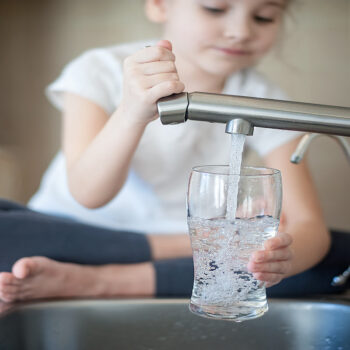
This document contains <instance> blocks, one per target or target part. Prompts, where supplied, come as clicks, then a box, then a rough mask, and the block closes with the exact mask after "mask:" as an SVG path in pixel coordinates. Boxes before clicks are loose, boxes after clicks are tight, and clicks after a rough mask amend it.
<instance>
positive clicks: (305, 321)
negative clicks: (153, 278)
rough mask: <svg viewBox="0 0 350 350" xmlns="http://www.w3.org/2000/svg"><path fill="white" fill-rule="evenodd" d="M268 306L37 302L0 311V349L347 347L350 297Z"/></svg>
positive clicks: (267, 349)
mask: <svg viewBox="0 0 350 350" xmlns="http://www.w3.org/2000/svg"><path fill="white" fill-rule="evenodd" d="M269 307H270V310H269V311H268V313H267V314H265V315H264V316H263V317H261V318H259V319H255V320H251V321H247V322H242V323H234V322H228V321H217V320H210V319H206V318H202V317H198V316H196V315H193V314H192V313H191V312H190V311H189V310H188V300H175V299H173V300H166V299H155V300H86V301H84V300H73V301H56V302H41V303H37V304H29V305H24V306H18V307H17V309H15V310H13V311H12V312H9V313H7V314H4V315H1V316H0V349H4V350H80V349H81V350H97V349H103V350H116V349H118V350H146V349H152V350H165V349H166V350H199V349H200V350H213V349H218V350H219V349H220V350H232V349H244V350H257V349H259V350H271V349H280V350H307V349H315V350H316V349H317V350H321V349H328V350H336V349H337V350H339V349H342V350H346V349H349V344H350V332H349V324H350V303H348V302H333V301H332V302H326V301H305V300H304V301H297V300H288V299H283V300H276V299H270V300H269Z"/></svg>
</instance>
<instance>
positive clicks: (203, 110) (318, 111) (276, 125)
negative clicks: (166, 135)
mask: <svg viewBox="0 0 350 350" xmlns="http://www.w3.org/2000/svg"><path fill="white" fill-rule="evenodd" d="M157 105H158V113H159V116H160V119H161V122H162V123H163V124H178V123H183V122H185V121H186V120H187V119H190V120H197V121H207V122H210V123H225V124H226V130H225V131H226V132H227V133H229V134H244V135H253V132H254V127H255V126H257V127H262V128H271V129H283V130H296V131H305V132H309V133H310V134H306V135H304V136H303V137H302V139H301V140H300V142H299V144H298V146H297V148H296V150H295V152H294V153H293V155H292V157H291V162H293V163H296V164H298V163H299V162H300V161H301V160H302V158H303V156H304V153H305V151H306V149H307V147H308V146H309V144H310V143H311V141H312V140H313V139H314V138H316V137H318V136H320V135H319V134H328V136H330V137H332V138H334V139H335V140H336V141H338V142H339V144H340V145H341V147H342V148H343V150H344V152H345V154H346V155H347V158H348V159H349V160H350V145H349V144H348V142H347V141H346V140H345V139H344V138H343V137H341V136H350V108H348V107H337V106H327V105H319V104H312V103H302V102H291V101H279V100H273V99H264V98H253V97H243V96H230V95H223V94H210V93H201V92H193V93H186V92H183V93H181V94H175V95H171V96H168V97H164V98H162V99H160V100H159V101H158V103H157ZM348 278H350V266H349V267H348V268H347V270H346V271H344V273H343V274H341V275H340V276H336V277H334V279H333V281H332V285H333V286H338V285H341V284H344V283H345V282H346V280H347V279H348Z"/></svg>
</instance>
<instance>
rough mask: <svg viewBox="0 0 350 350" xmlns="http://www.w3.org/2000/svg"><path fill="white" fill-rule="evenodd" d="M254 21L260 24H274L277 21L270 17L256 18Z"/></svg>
mask: <svg viewBox="0 0 350 350" xmlns="http://www.w3.org/2000/svg"><path fill="white" fill-rule="evenodd" d="M254 20H255V21H256V22H258V23H260V24H267V23H273V22H274V21H275V20H274V19H273V18H269V17H262V16H254Z"/></svg>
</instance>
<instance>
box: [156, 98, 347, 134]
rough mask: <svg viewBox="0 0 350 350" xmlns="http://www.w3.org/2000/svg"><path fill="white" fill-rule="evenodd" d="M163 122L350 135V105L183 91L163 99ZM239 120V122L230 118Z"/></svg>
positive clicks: (231, 129)
mask: <svg viewBox="0 0 350 350" xmlns="http://www.w3.org/2000/svg"><path fill="white" fill-rule="evenodd" d="M157 105H158V112H159V116H160V119H161V122H162V123H163V124H177V123H183V122H185V121H186V120H188V119H190V120H196V121H204V122H209V123H224V124H228V125H227V128H226V131H227V132H236V133H241V131H240V130H242V133H247V135H251V134H252V130H251V128H250V127H248V124H250V125H251V126H252V127H261V128H270V129H281V130H297V131H305V132H311V133H321V134H332V135H341V136H350V108H348V107H337V106H326V105H318V104H312V103H302V102H291V101H279V100H272V99H264V98H253V97H245V96H231V95H223V94H209V93H202V92H192V93H181V94H178V95H171V96H168V97H164V98H162V99H160V100H159V101H158V103H157ZM232 120H238V121H237V122H231V121H232Z"/></svg>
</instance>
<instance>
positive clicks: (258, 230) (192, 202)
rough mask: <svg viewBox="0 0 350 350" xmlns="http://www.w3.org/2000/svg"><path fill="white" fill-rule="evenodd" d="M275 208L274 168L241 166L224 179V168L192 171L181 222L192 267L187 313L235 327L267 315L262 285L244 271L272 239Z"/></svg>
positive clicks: (277, 180) (278, 195)
mask: <svg viewBox="0 0 350 350" xmlns="http://www.w3.org/2000/svg"><path fill="white" fill-rule="evenodd" d="M232 194H233V195H232ZM232 200H233V202H234V203H233V204H234V205H232ZM236 200H237V201H236ZM228 202H229V203H228ZM281 203H282V181H281V174H280V171H278V170H276V169H270V168H257V167H242V169H241V173H240V174H230V168H229V166H225V165H208V166H198V167H194V168H193V169H192V172H191V176H190V180H189V186H188V193H187V213H188V220H187V221H188V226H189V232H190V237H191V245H192V251H193V262H194V282H193V290H192V296H191V301H190V306H189V308H190V310H191V311H192V312H193V313H195V314H197V315H200V316H204V317H210V318H216V319H226V320H232V321H237V322H240V321H243V320H249V319H253V318H256V317H259V316H262V315H263V314H264V313H265V312H266V311H267V310H268V304H267V300H266V290H265V285H264V283H263V282H261V281H259V280H256V279H255V278H254V277H253V275H252V274H251V273H250V272H248V270H247V264H248V261H249V257H250V256H251V254H252V253H253V252H254V251H256V250H261V249H263V244H264V241H265V240H266V239H269V238H271V237H273V236H274V235H275V234H276V232H277V230H278V225H279V218H280V212H281ZM232 211H234V212H232Z"/></svg>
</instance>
